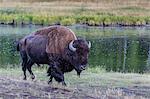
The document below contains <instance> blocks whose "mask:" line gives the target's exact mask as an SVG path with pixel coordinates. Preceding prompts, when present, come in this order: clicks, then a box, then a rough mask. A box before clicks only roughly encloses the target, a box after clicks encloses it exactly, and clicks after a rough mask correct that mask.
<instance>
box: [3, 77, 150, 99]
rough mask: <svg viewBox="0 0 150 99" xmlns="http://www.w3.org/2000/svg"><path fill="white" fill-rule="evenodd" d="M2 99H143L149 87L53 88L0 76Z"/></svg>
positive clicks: (149, 91)
mask: <svg viewBox="0 0 150 99" xmlns="http://www.w3.org/2000/svg"><path fill="white" fill-rule="evenodd" d="M0 98H2V99H58V98H59V99H60V98H61V99H62V98H65V99H66V98H67V99H118V98H119V99H122V98H130V99H139V98H140V99H141V98H142V99H143V98H150V87H144V86H142V87H139V86H134V87H132V88H106V87H102V86H92V85H91V86H90V85H89V86H81V85H80V84H79V85H77V86H76V88H72V89H71V88H64V87H56V86H55V87H54V86H52V85H48V84H46V83H43V84H42V82H32V81H22V80H17V79H12V78H9V77H1V76H0Z"/></svg>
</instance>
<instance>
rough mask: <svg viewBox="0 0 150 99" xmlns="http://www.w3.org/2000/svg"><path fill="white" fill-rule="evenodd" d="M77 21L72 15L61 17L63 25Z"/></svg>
mask: <svg viewBox="0 0 150 99" xmlns="http://www.w3.org/2000/svg"><path fill="white" fill-rule="evenodd" d="M75 23H76V21H75V19H74V18H72V17H64V18H63V19H61V21H60V24H61V25H73V24H75Z"/></svg>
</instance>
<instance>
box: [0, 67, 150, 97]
mask: <svg viewBox="0 0 150 99" xmlns="http://www.w3.org/2000/svg"><path fill="white" fill-rule="evenodd" d="M33 72H34V73H35V75H36V77H37V79H36V80H35V81H31V79H30V78H28V80H27V81H23V80H22V75H23V73H22V71H21V68H16V69H0V75H1V76H0V83H1V85H2V87H5V89H4V90H3V91H5V90H6V91H7V93H5V95H9V94H11V95H13V94H12V93H11V90H14V91H16V94H18V96H19V97H20V98H22V96H21V94H26V96H28V97H30V96H37V97H41V98H42V97H49V96H50V97H51V98H54V97H55V98H56V97H57V98H66V97H68V98H89V99H93V98H94V99H97V98H100V99H104V98H105V99H112V98H113V99H118V98H119V99H145V98H150V75H149V74H134V73H127V74H123V73H114V72H109V73H107V72H105V70H102V69H99V68H96V69H94V70H93V69H88V70H86V71H84V72H83V73H82V74H81V77H80V78H79V77H77V75H76V73H75V72H71V73H67V74H65V81H66V83H67V85H68V86H67V87H65V88H64V87H62V86H61V85H58V84H57V83H56V82H55V81H54V82H53V84H52V85H51V86H49V85H47V80H48V78H47V77H46V74H45V72H46V70H45V69H37V68H34V69H33ZM28 76H29V75H28ZM4 78H5V79H4ZM1 79H3V80H1ZM8 83H9V85H7V84H8ZM5 84H6V85H7V86H5ZM16 85H17V86H16ZM10 89H11V90H10ZM0 90H1V87H0ZM8 90H9V91H8ZM56 93H57V94H56ZM16 94H14V96H15V95H16ZM0 96H1V92H0ZM18 96H16V97H18Z"/></svg>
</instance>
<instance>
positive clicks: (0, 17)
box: [0, 0, 150, 26]
mask: <svg viewBox="0 0 150 99" xmlns="http://www.w3.org/2000/svg"><path fill="white" fill-rule="evenodd" d="M149 4H150V2H149V1H148V0H142V1H139V0H132V1H130V0H126V1H123V0H119V1H113V2H112V1H111V0H106V1H105V0H104V1H103V0H101V1H97V0H95V1H93V2H90V1H78V2H77V1H66V0H64V1H51V2H0V8H1V9H0V23H1V24H12V25H15V24H19V25H20V24H40V25H53V24H61V25H73V24H86V25H90V26H109V25H111V26H112V25H113V26H114V25H118V26H130V25H131V26H134V25H147V24H150V6H149Z"/></svg>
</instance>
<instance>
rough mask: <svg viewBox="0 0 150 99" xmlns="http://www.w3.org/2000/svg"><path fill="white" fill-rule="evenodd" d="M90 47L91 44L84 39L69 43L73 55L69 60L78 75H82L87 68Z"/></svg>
mask: <svg viewBox="0 0 150 99" xmlns="http://www.w3.org/2000/svg"><path fill="white" fill-rule="evenodd" d="M90 47H91V43H90V42H87V41H86V40H84V39H77V40H74V41H71V42H70V43H69V50H70V53H71V56H70V59H69V60H70V61H71V64H72V65H73V66H74V68H75V70H76V71H77V74H78V75H80V73H81V71H82V70H84V69H85V67H86V66H87V63H88V54H89V49H90Z"/></svg>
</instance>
